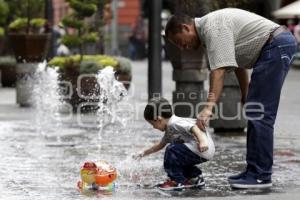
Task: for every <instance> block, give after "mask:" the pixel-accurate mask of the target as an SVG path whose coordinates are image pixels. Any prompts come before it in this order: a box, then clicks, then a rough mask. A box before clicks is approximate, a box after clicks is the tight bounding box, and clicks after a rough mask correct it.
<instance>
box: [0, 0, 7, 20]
mask: <svg viewBox="0 0 300 200" xmlns="http://www.w3.org/2000/svg"><path fill="white" fill-rule="evenodd" d="M8 14H9V7H8V5H7V3H6V2H5V1H4V0H0V26H3V25H5V23H6V21H7V17H8Z"/></svg>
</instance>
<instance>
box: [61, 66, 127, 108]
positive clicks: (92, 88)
mask: <svg viewBox="0 0 300 200" xmlns="http://www.w3.org/2000/svg"><path fill="white" fill-rule="evenodd" d="M76 69H78V67H76V66H72V65H70V66H67V67H66V68H65V69H64V72H61V73H62V76H61V78H62V79H61V81H63V82H69V83H70V85H72V91H73V93H72V95H71V96H68V97H67V98H64V101H66V102H67V103H69V104H70V105H71V106H72V108H73V112H78V111H79V112H84V113H85V112H95V111H97V109H98V106H97V103H98V102H99V100H98V98H97V97H98V96H99V95H100V86H99V84H98V82H97V78H96V74H80V73H79V71H78V70H76ZM115 77H116V79H117V80H119V81H121V82H122V81H123V84H124V86H125V88H126V89H129V86H130V81H131V76H129V75H127V74H123V73H122V72H120V71H116V73H115ZM65 96H67V95H65Z"/></svg>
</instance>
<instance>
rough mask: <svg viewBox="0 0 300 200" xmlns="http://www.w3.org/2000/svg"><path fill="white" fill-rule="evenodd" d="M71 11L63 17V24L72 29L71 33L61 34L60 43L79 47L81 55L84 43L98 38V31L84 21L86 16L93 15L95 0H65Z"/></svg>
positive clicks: (95, 40) (95, 6)
mask: <svg viewBox="0 0 300 200" xmlns="http://www.w3.org/2000/svg"><path fill="white" fill-rule="evenodd" d="M67 2H68V3H69V5H70V7H71V8H72V9H73V12H72V13H71V14H70V15H68V16H66V17H65V18H64V19H63V21H62V22H63V25H64V26H66V27H69V28H71V29H73V33H70V32H69V33H68V34H67V35H65V36H63V38H62V43H63V44H65V45H67V46H69V47H77V48H79V52H80V55H81V60H82V56H83V54H84V52H83V49H84V44H85V43H87V42H97V41H98V40H99V36H98V33H97V32H95V31H93V30H92V29H93V27H92V26H91V24H90V23H88V22H87V21H86V19H87V18H89V17H91V16H93V15H94V14H95V13H96V11H97V8H98V7H97V1H96V0H82V1H79V0H67Z"/></svg>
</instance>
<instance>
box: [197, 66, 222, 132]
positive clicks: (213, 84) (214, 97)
mask: <svg viewBox="0 0 300 200" xmlns="http://www.w3.org/2000/svg"><path fill="white" fill-rule="evenodd" d="M225 72H226V67H222V68H218V69H215V70H213V71H211V72H210V76H209V93H208V98H207V104H206V106H205V107H204V108H203V110H202V111H201V112H200V113H199V114H198V116H197V125H198V127H199V128H200V129H201V130H205V126H207V124H208V121H209V118H210V116H211V114H212V109H213V107H214V106H215V104H216V102H217V101H218V100H219V98H220V96H221V93H222V89H223V85H224V76H225Z"/></svg>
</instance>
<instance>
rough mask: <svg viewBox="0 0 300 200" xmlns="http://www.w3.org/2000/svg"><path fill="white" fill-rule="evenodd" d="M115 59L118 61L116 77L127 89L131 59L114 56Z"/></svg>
mask: <svg viewBox="0 0 300 200" xmlns="http://www.w3.org/2000/svg"><path fill="white" fill-rule="evenodd" d="M116 59H117V61H118V63H119V64H118V66H117V68H116V73H115V75H116V79H117V80H118V81H120V82H122V83H123V84H124V86H125V88H126V89H127V90H128V89H129V87H130V83H131V79H132V72H131V68H132V66H131V61H130V60H129V59H128V58H125V57H116Z"/></svg>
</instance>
